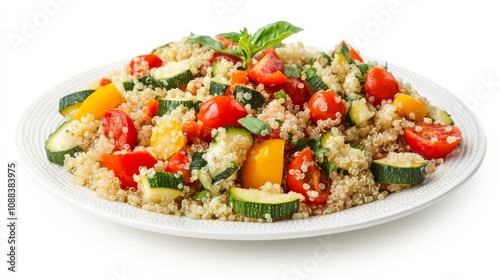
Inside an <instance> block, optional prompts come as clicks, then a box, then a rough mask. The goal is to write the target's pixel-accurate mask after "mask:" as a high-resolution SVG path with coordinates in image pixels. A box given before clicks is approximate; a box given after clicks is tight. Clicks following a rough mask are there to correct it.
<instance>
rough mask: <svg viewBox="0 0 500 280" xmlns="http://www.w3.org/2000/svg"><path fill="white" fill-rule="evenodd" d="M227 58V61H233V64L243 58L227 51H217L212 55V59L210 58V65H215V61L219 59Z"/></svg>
mask: <svg viewBox="0 0 500 280" xmlns="http://www.w3.org/2000/svg"><path fill="white" fill-rule="evenodd" d="M221 59H225V60H227V61H231V62H232V63H233V64H236V63H238V62H240V61H241V58H239V57H237V56H234V55H230V54H226V53H221V52H215V53H214V55H213V56H212V59H210V65H214V63H215V62H217V61H218V60H221Z"/></svg>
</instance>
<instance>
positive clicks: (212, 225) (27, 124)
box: [16, 62, 486, 240]
mask: <svg viewBox="0 0 500 280" xmlns="http://www.w3.org/2000/svg"><path fill="white" fill-rule="evenodd" d="M123 65H124V62H117V63H113V64H110V65H106V66H102V67H99V68H95V69H92V70H89V71H87V72H84V73H82V74H80V75H77V76H75V77H73V78H71V79H69V80H66V81H64V82H62V83H61V84H59V85H57V86H55V87H54V88H52V89H51V90H49V91H48V92H46V93H45V94H43V95H42V96H41V97H40V98H38V99H37V100H36V101H35V102H33V104H32V105H31V106H30V107H29V108H28V110H27V111H26V112H25V113H24V115H23V116H22V118H21V121H20V123H19V126H18V129H17V135H16V136H17V143H18V149H19V152H20V155H21V157H22V160H23V162H24V164H26V166H27V167H28V169H29V170H30V171H31V172H32V173H33V175H34V176H35V177H36V178H37V179H38V180H39V181H40V182H41V184H42V186H43V187H45V189H46V190H48V191H49V192H50V193H52V194H53V195H55V196H56V197H58V198H60V199H62V200H63V201H65V202H67V203H69V204H70V205H72V206H76V207H79V208H81V209H83V210H85V211H88V212H90V213H93V214H95V215H97V216H100V217H102V218H105V219H108V220H110V221H114V222H117V223H120V224H123V225H126V226H131V227H135V228H140V229H144V230H148V231H154V232H159V233H164V234H170V235H178V236H186V237H196V238H206V239H225V240H271V239H289V238H300V237H310V236H319V235H324V234H331V233H338V232H345V231H350V230H356V229H360V228H366V227H370V226H374V225H377V224H381V223H385V222H389V221H392V220H395V219H398V218H401V217H404V216H406V215H409V214H411V213H414V212H416V211H418V210H421V209H423V208H424V207H427V206H429V205H431V204H432V203H434V202H436V201H438V200H439V199H441V198H443V197H445V196H446V195H448V194H450V193H451V192H452V191H454V190H455V189H457V187H459V186H460V185H462V184H463V183H464V182H465V181H467V180H468V179H470V178H471V176H472V175H473V174H474V173H475V172H476V171H477V170H478V168H479V166H480V165H481V162H482V160H483V158H484V155H485V152H486V135H485V133H484V130H483V128H482V126H481V125H480V123H479V122H478V120H477V119H476V117H475V116H474V114H472V112H470V110H469V109H468V108H467V107H466V106H464V105H463V103H462V102H461V101H460V100H458V99H457V98H456V97H455V96H454V95H452V94H450V93H449V92H448V91H446V90H445V89H444V88H442V87H441V86H439V85H437V84H435V83H433V82H431V81H429V80H427V79H425V78H423V77H421V76H419V75H417V74H415V73H412V72H410V71H408V70H405V69H404V68H401V67H397V66H395V65H389V69H390V70H391V71H392V72H393V73H394V75H395V76H396V77H399V78H402V79H403V80H404V81H405V82H408V83H410V84H411V85H412V86H413V87H414V88H415V89H417V90H418V91H419V92H420V94H421V95H423V96H425V97H427V98H429V99H430V101H431V102H432V103H433V104H436V105H438V106H440V107H442V108H445V109H446V110H447V111H448V112H449V113H451V115H452V117H453V119H454V121H455V122H456V124H457V125H458V126H459V127H460V128H461V130H462V134H463V142H462V144H461V145H460V146H459V148H458V149H457V150H456V151H455V152H454V153H453V155H452V156H451V157H450V158H448V159H447V161H446V163H445V164H444V165H442V166H439V167H438V169H437V171H436V172H435V173H434V174H432V175H431V176H428V178H427V179H426V181H425V183H424V184H422V185H421V186H417V187H414V188H412V189H409V190H405V191H402V192H400V193H396V194H392V195H390V196H389V197H388V198H386V199H385V200H383V201H376V202H373V203H369V204H366V205H363V206H358V207H354V208H351V209H348V210H345V211H341V212H338V213H335V214H331V215H326V216H317V217H311V218H309V219H305V220H298V221H295V220H290V221H280V222H274V223H243V222H221V221H212V220H210V221H205V220H192V219H189V218H186V217H177V216H170V215H164V214H158V213H152V212H148V211H145V210H142V209H139V208H136V207H133V206H130V205H128V204H125V203H120V202H110V201H107V200H104V199H101V198H98V197H97V196H96V195H95V193H94V192H93V191H91V190H89V189H87V188H84V187H81V186H77V185H73V184H71V183H70V174H68V173H67V172H65V171H64V170H63V168H62V167H61V166H58V165H55V164H52V163H50V162H49V161H48V160H47V158H46V155H45V151H44V142H45V140H46V139H47V137H48V136H49V134H50V133H51V132H53V131H54V130H55V129H56V128H57V127H58V126H59V125H60V124H61V123H62V121H63V119H62V117H61V116H60V115H59V113H58V104H59V103H58V102H59V99H60V98H61V97H62V96H64V95H66V94H68V93H70V92H74V91H78V90H80V89H82V87H84V86H85V85H86V84H87V83H89V82H90V81H92V80H94V79H97V78H99V77H102V76H104V75H105V74H107V73H108V72H109V71H110V70H113V69H120V68H121V67H123Z"/></svg>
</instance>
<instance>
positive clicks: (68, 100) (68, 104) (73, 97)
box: [59, 89, 95, 117]
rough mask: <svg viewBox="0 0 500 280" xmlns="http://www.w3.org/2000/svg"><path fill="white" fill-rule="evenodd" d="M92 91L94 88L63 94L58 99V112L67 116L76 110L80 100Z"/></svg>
mask: <svg viewBox="0 0 500 280" xmlns="http://www.w3.org/2000/svg"><path fill="white" fill-rule="evenodd" d="M94 91H95V90H94V89H88V90H82V91H77V92H73V93H70V94H68V95H66V96H63V97H62V98H61V99H59V113H60V114H61V115H63V116H65V117H67V116H69V114H70V113H71V112H72V111H74V110H78V108H80V106H81V105H82V102H83V101H84V100H85V99H86V98H87V97H88V96H89V95H91V94H92V93H93V92H94Z"/></svg>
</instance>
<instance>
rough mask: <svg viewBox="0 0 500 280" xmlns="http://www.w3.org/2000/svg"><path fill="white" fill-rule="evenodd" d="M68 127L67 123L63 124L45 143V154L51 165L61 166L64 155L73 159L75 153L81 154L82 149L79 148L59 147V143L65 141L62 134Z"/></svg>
mask: <svg viewBox="0 0 500 280" xmlns="http://www.w3.org/2000/svg"><path fill="white" fill-rule="evenodd" d="M68 125H69V122H65V123H63V124H62V125H60V126H59V127H58V128H57V129H56V131H54V132H53V133H52V134H50V135H49V137H48V138H47V140H46V141H45V154H46V155H47V159H48V160H49V161H50V162H52V163H55V164H59V165H63V164H64V157H65V155H69V156H71V157H74V156H75V154H76V153H78V152H83V149H82V148H81V147H80V146H73V147H67V148H66V147H63V148H61V147H60V146H61V144H60V141H64V140H65V139H64V134H65V133H66V129H67V127H68Z"/></svg>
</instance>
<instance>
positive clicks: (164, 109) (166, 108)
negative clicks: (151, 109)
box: [158, 97, 201, 116]
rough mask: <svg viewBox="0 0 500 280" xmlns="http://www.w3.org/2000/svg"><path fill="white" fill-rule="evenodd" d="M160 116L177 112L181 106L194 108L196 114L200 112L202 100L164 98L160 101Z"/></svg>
mask: <svg viewBox="0 0 500 280" xmlns="http://www.w3.org/2000/svg"><path fill="white" fill-rule="evenodd" d="M158 102H159V104H158V116H163V115H165V114H168V113H170V112H172V111H173V110H175V109H176V108H177V107H179V106H184V107H185V108H188V109H191V108H193V109H194V110H195V112H198V111H199V110H200V106H201V100H200V99H198V98H197V97H175V98H173V97H164V98H159V99H158Z"/></svg>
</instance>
